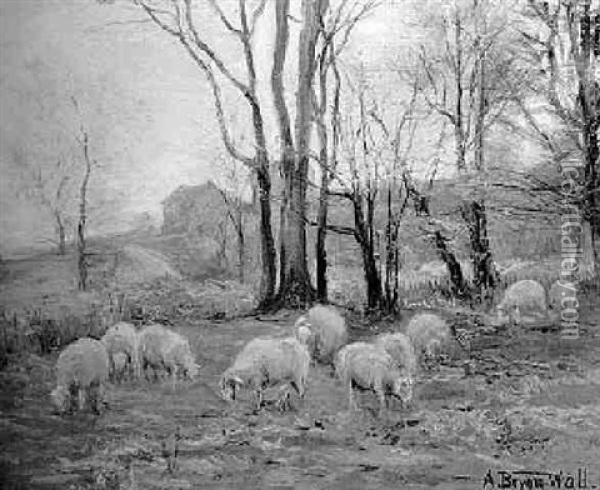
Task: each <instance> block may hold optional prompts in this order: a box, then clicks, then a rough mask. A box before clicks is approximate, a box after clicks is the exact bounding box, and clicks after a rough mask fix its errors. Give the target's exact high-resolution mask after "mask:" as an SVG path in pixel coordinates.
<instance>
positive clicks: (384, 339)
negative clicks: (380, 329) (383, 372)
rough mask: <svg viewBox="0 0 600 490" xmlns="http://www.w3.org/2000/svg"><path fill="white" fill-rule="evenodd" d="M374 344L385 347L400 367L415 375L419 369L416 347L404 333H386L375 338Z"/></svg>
mask: <svg viewBox="0 0 600 490" xmlns="http://www.w3.org/2000/svg"><path fill="white" fill-rule="evenodd" d="M373 344H374V345H376V346H378V347H381V348H382V349H384V350H385V351H386V352H387V353H388V354H389V355H390V356H392V358H393V359H394V361H396V365H397V366H398V368H400V369H404V370H406V372H407V374H408V375H409V376H411V377H414V375H415V373H416V371H417V358H416V355H415V349H414V347H413V344H412V342H411V341H410V339H409V338H408V337H407V336H406V335H404V334H403V333H400V332H396V333H384V334H381V335H378V336H377V337H375V339H374V340H373Z"/></svg>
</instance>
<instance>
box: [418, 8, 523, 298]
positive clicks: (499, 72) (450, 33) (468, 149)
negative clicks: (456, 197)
mask: <svg viewBox="0 0 600 490" xmlns="http://www.w3.org/2000/svg"><path fill="white" fill-rule="evenodd" d="M435 6H436V7H437V10H436V11H435V12H433V11H431V12H429V19H430V21H431V23H432V25H435V26H436V27H438V28H439V32H440V35H441V39H439V42H438V43H434V44H433V45H429V46H422V47H421V49H420V52H419V54H418V60H419V63H418V64H419V67H420V72H419V73H418V74H416V75H415V77H416V78H418V79H420V80H421V84H420V87H419V90H420V93H421V96H422V98H423V100H424V101H425V103H426V105H427V106H428V107H429V108H430V109H431V110H432V112H433V113H434V114H436V115H437V116H438V117H439V118H441V119H443V120H445V122H446V123H447V124H449V125H450V127H451V128H452V129H453V134H454V150H455V165H456V169H457V170H458V172H459V175H461V177H460V178H461V179H465V177H466V178H467V180H469V179H470V180H473V181H477V185H473V186H472V187H471V188H470V189H468V195H465V197H464V199H463V202H462V203H461V205H460V206H459V209H458V214H459V215H460V216H461V217H462V219H463V220H464V222H465V223H466V225H467V229H468V232H469V239H470V246H471V261H472V263H473V270H474V283H473V291H472V292H473V293H476V294H477V297H478V298H480V299H482V298H483V297H486V296H487V295H488V291H491V290H492V289H493V288H494V286H495V284H496V280H497V273H496V271H495V267H494V262H493V259H492V251H491V248H490V242H489V238H488V229H487V228H488V226H487V209H486V199H487V196H486V194H487V188H488V185H487V182H486V181H485V178H486V177H485V176H486V175H487V169H486V160H485V153H486V146H487V145H486V134H487V133H488V132H489V130H490V129H491V128H492V126H493V125H494V124H496V123H498V122H499V121H500V119H501V117H502V116H503V115H504V114H505V113H506V112H507V110H508V108H509V107H510V104H511V97H510V91H509V90H508V89H507V88H506V86H505V84H504V79H505V78H506V77H510V70H511V69H512V64H511V63H512V62H513V58H512V54H510V55H507V54H506V53H505V50H506V46H507V45H508V43H507V42H506V39H505V37H506V33H507V23H508V17H507V12H508V10H507V6H506V5H502V4H501V3H498V2H494V1H493V0H474V1H456V2H454V3H452V4H451V5H449V4H445V3H444V4H443V5H442V4H441V3H440V4H439V5H438V4H437V3H436V4H435ZM473 175H475V178H473ZM478 176H481V177H482V178H483V179H484V180H483V185H481V183H482V181H481V178H480V177H478ZM442 241H443V240H442ZM442 241H440V240H439V239H436V243H438V244H441V243H442ZM442 252H443V254H442V255H443V256H447V252H448V250H442ZM446 263H447V265H448V267H449V272H450V276H451V277H455V278H456V280H457V281H461V282H462V285H461V284H459V283H456V284H454V286H455V288H456V289H457V290H459V289H461V288H464V286H465V284H464V280H462V273H461V274H458V272H457V271H452V270H450V269H451V265H450V264H451V263H450V262H446ZM452 263H453V264H454V265H455V266H458V263H457V262H456V261H452Z"/></svg>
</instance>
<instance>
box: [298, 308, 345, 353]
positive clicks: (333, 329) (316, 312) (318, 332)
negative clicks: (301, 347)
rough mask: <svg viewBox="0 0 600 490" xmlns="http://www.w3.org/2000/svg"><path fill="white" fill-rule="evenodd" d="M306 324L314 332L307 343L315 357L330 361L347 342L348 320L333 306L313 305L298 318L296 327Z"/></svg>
mask: <svg viewBox="0 0 600 490" xmlns="http://www.w3.org/2000/svg"><path fill="white" fill-rule="evenodd" d="M302 326H305V327H308V328H309V329H310V331H311V332H312V335H311V338H310V340H309V341H308V342H307V345H308V347H309V350H310V354H311V356H312V357H314V358H315V359H317V360H319V361H321V362H323V363H330V362H332V361H333V357H334V355H335V353H336V352H337V351H338V350H339V349H340V348H341V347H342V346H343V345H344V344H345V343H346V342H347V340H348V331H347V329H346V322H345V320H344V318H343V317H342V315H340V314H339V312H338V311H337V309H335V308H334V307H332V306H323V305H316V306H313V307H312V308H311V309H310V310H309V311H308V313H307V314H306V315H304V316H301V317H300V318H298V320H296V324H295V328H296V331H297V332H298V331H299V329H300V327H302Z"/></svg>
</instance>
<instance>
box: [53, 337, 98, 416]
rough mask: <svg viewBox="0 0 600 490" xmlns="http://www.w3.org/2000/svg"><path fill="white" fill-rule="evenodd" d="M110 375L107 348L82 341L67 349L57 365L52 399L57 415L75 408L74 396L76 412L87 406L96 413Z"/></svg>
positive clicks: (89, 341) (95, 341) (90, 341)
mask: <svg viewBox="0 0 600 490" xmlns="http://www.w3.org/2000/svg"><path fill="white" fill-rule="evenodd" d="M108 375H109V358H108V353H107V351H106V347H105V346H104V344H103V343H102V342H100V341H99V340H95V339H90V338H83V339H79V340H77V341H76V342H73V343H72V344H70V345H69V346H67V347H66V348H65V349H64V350H63V351H62V352H61V354H60V356H59V357H58V361H57V362H56V379H57V384H56V388H55V389H54V390H53V391H52V393H51V398H52V401H53V403H54V405H55V406H56V408H57V409H58V411H59V412H66V411H70V410H72V409H73V408H74V400H73V396H72V395H73V394H75V393H76V394H77V408H78V409H83V408H84V407H85V405H86V404H87V405H88V406H89V407H90V408H91V409H92V410H94V411H95V412H96V413H98V412H99V411H100V406H101V405H102V401H103V398H104V388H105V387H104V385H105V383H106V381H107V380H108Z"/></svg>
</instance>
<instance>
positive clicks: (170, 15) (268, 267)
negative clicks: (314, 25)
mask: <svg viewBox="0 0 600 490" xmlns="http://www.w3.org/2000/svg"><path fill="white" fill-rule="evenodd" d="M99 1H100V2H101V3H111V2H106V1H103V0H99ZM133 3H134V5H136V6H138V7H139V8H140V9H141V10H142V11H143V12H144V14H145V15H146V16H147V18H148V19H149V20H150V21H151V22H153V23H154V24H155V25H156V26H158V27H159V28H160V29H161V30H162V31H163V32H165V33H167V34H168V35H170V36H172V37H173V38H174V39H175V40H177V42H178V43H179V44H180V45H181V47H182V49H183V50H184V52H185V53H186V54H187V55H188V56H189V57H190V58H191V60H192V61H193V62H194V63H195V64H196V66H197V67H198V68H199V69H200V71H201V73H202V74H203V75H204V77H205V79H206V80H207V82H208V84H209V86H210V88H211V91H212V94H213V98H214V103H215V114H216V118H217V123H218V126H219V130H220V133H221V139H222V142H223V145H224V146H225V149H226V150H227V152H228V153H229V155H230V156H231V157H232V158H233V159H235V160H237V161H239V162H241V163H242V164H244V165H245V166H246V167H248V168H249V169H250V170H251V171H252V172H253V173H254V175H255V177H256V180H257V183H258V187H259V191H260V195H259V199H260V211H261V221H260V235H261V259H262V260H261V263H262V275H261V286H260V296H261V306H263V307H268V306H270V305H271V304H272V303H273V300H274V297H275V286H276V271H277V269H276V252H275V241H274V238H273V231H272V226H271V175H270V163H269V162H270V157H269V153H268V149H267V142H266V141H267V140H266V134H265V120H264V116H263V113H264V111H263V108H262V106H261V103H260V100H259V97H258V91H257V75H256V74H257V67H256V62H255V48H256V47H255V43H254V40H255V31H256V26H257V23H258V21H259V20H260V18H261V17H262V16H263V13H264V11H265V6H266V3H267V2H266V0H260V1H258V2H250V1H246V0H239V1H238V8H237V12H236V13H235V14H232V15H228V13H227V12H226V11H225V9H224V8H223V7H222V6H221V4H220V2H218V1H216V0H210V1H209V2H208V4H209V8H210V9H211V12H212V15H210V16H209V17H205V18H204V19H203V18H202V17H203V16H206V14H207V12H206V9H205V7H204V6H195V5H193V2H192V0H174V1H166V0H136V1H135V2H133ZM251 3H253V4H254V6H253V7H251V6H250V4H251ZM215 18H216V19H217V20H218V23H219V24H220V25H221V27H222V28H223V29H224V30H225V32H226V33H227V34H228V35H229V36H231V38H232V39H233V40H235V41H236V42H238V43H239V46H240V52H239V54H240V57H241V59H242V60H243V66H244V78H243V77H240V76H238V75H236V74H235V73H234V71H233V69H232V66H230V65H228V64H227V63H226V61H225V60H224V58H223V57H222V56H221V55H220V54H219V52H218V50H217V49H216V48H215V46H214V45H212V44H211V43H210V42H209V40H208V39H207V38H205V37H204V36H203V35H202V32H203V27H204V26H203V24H202V22H213V20H214V19H215ZM225 87H228V88H233V89H234V90H235V91H236V92H237V93H238V94H239V95H240V96H241V98H242V100H244V101H245V103H246V104H247V106H248V108H249V111H250V114H251V116H250V121H251V127H252V134H253V140H254V141H253V145H252V147H253V149H252V152H251V154H246V153H245V152H244V151H243V150H242V149H240V148H239V147H238V144H236V142H235V140H234V138H233V136H232V134H231V128H230V127H229V125H228V122H227V116H226V113H225V104H226V101H225V98H224V96H223V93H222V92H223V88H225Z"/></svg>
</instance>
